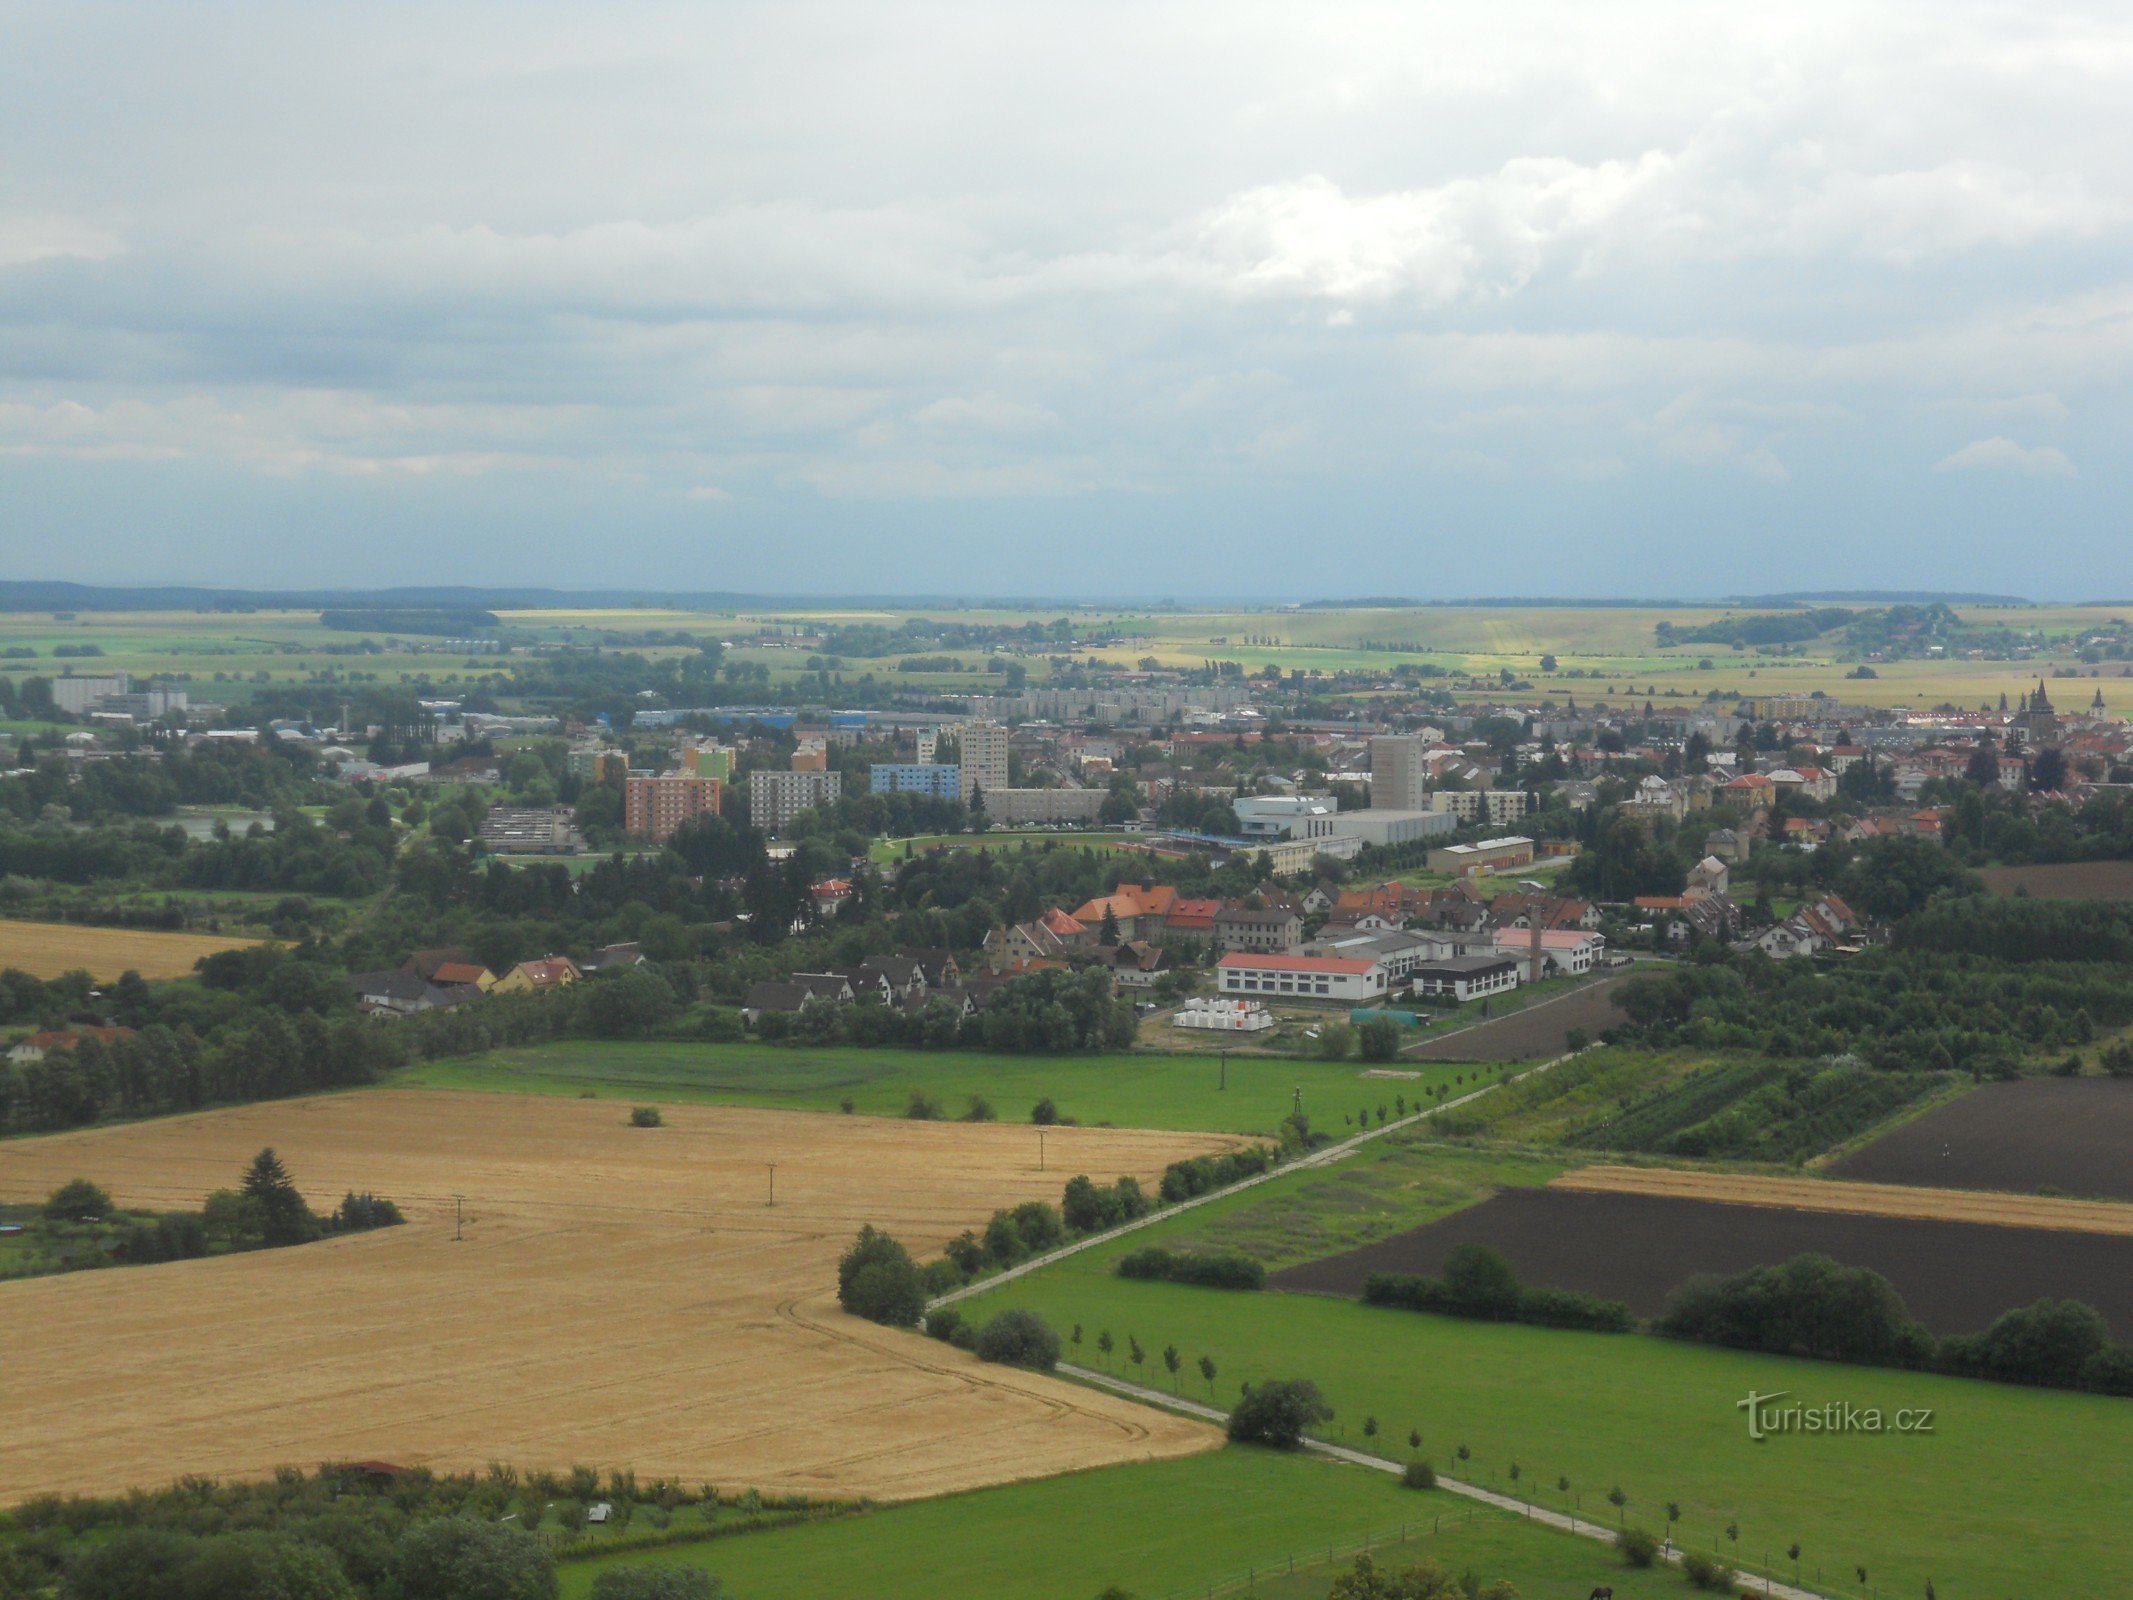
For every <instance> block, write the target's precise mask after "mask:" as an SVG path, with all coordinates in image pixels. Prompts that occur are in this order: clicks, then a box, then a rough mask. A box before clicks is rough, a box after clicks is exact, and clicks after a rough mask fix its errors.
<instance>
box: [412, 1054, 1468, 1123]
mask: <svg viewBox="0 0 2133 1600" xmlns="http://www.w3.org/2000/svg"><path fill="white" fill-rule="evenodd" d="M1369 1070H1370V1069H1369V1068H1368V1067H1367V1066H1366V1065H1365V1064H1364V1063H1363V1062H1361V1061H1345V1062H1340V1061H1302V1060H1294V1059H1289V1058H1285V1057H1274V1058H1269V1057H1265V1056H1259V1055H1254V1054H1251V1053H1249V1052H1248V1051H1247V1050H1238V1051H1234V1052H1232V1053H1231V1055H1230V1058H1229V1064H1228V1066H1227V1067H1226V1068H1225V1067H1224V1066H1223V1065H1222V1064H1221V1062H1220V1060H1219V1059H1218V1058H1217V1057H1215V1056H1212V1055H1113V1056H1019V1055H987V1054H983V1053H981V1052H977V1051H960V1050H958V1051H926V1050H902V1049H881V1050H872V1049H859V1048H855V1047H849V1046H845V1047H832V1048H828V1049H817V1048H810V1047H805V1046H797V1047H786V1046H783V1045H759V1044H666V1043H638V1044H619V1043H597V1042H582V1041H572V1042H567V1043H561V1044H547V1045H535V1046H530V1047H528V1048H525V1049H514V1050H495V1051H491V1052H489V1053H488V1054H485V1055H481V1056H474V1057H468V1058H463V1059H460V1060H455V1061H439V1062H431V1063H427V1064H425V1065H422V1066H418V1067H415V1068H412V1069H410V1071H409V1072H408V1074H407V1075H406V1078H405V1081H407V1082H410V1083H415V1084H422V1085H426V1086H430V1087H435V1088H446V1089H481V1090H489V1091H504V1092H509V1093H521V1094H563V1095H581V1094H591V1095H595V1096H605V1097H610V1098H615V1099H628V1098H630V1097H632V1096H635V1097H637V1098H640V1099H659V1100H693V1101H702V1102H706V1103H711V1104H718V1105H747V1106H767V1107H780V1108H784V1109H789V1110H796V1111H838V1110H841V1109H842V1107H843V1104H844V1102H845V1101H846V1100H850V1101H851V1102H852V1109H853V1110H854V1111H855V1112H857V1113H858V1114H860V1115H862V1116H877V1117H901V1116H903V1115H904V1113H905V1111H906V1110H907V1109H908V1108H909V1106H910V1103H911V1096H912V1095H913V1094H914V1093H923V1094H926V1095H930V1096H932V1097H933V1098H934V1099H935V1100H937V1101H938V1102H939V1104H940V1108H941V1113H942V1115H943V1116H946V1117H950V1118H954V1117H960V1116H962V1115H964V1114H965V1113H966V1112H967V1111H968V1110H969V1108H970V1097H971V1096H972V1095H979V1096H982V1097H983V1098H984V1099H985V1101H986V1102H987V1103H988V1104H989V1105H990V1106H991V1107H992V1109H993V1111H994V1112H995V1113H996V1114H997V1115H998V1117H999V1119H1000V1120H1001V1121H1002V1122H1020V1123H1027V1122H1028V1121H1029V1119H1030V1113H1031V1111H1032V1110H1033V1109H1035V1107H1036V1104H1037V1102H1038V1101H1039V1100H1041V1099H1045V1098H1049V1099H1050V1100H1051V1101H1052V1102H1053V1103H1054V1105H1055V1106H1056V1107H1057V1108H1058V1111H1059V1114H1060V1115H1061V1116H1062V1117H1073V1118H1075V1119H1076V1120H1078V1121H1080V1122H1083V1123H1091V1124H1094V1123H1110V1124H1113V1125H1114V1126H1117V1127H1121V1128H1179V1129H1184V1130H1187V1131H1191V1132H1199V1133H1251V1134H1268V1135H1271V1134H1272V1133H1273V1132H1274V1131H1275V1129H1276V1128H1277V1127H1278V1126H1279V1124H1280V1122H1281V1119H1282V1118H1283V1117H1285V1116H1287V1115H1288V1114H1289V1112H1290V1110H1291V1109H1292V1108H1293V1107H1294V1106H1295V1105H1296V1104H1297V1103H1298V1091H1301V1100H1302V1105H1303V1108H1304V1110H1305V1111H1306V1112H1307V1113H1308V1114H1309V1115H1310V1117H1311V1120H1312V1123H1313V1125H1314V1126H1316V1127H1318V1128H1322V1129H1324V1130H1326V1131H1328V1132H1330V1133H1333V1134H1336V1135H1338V1134H1340V1133H1341V1132H1343V1131H1345V1130H1346V1129H1347V1128H1348V1127H1349V1126H1350V1123H1349V1122H1344V1121H1343V1119H1344V1118H1346V1119H1350V1120H1351V1122H1352V1119H1353V1118H1354V1117H1356V1116H1357V1115H1359V1114H1361V1113H1362V1112H1363V1111H1364V1110H1365V1109H1366V1108H1367V1109H1368V1110H1369V1111H1370V1112H1371V1113H1372V1115H1373V1116H1375V1113H1376V1110H1377V1108H1378V1107H1379V1106H1380V1105H1383V1106H1384V1107H1385V1108H1386V1110H1387V1111H1388V1112H1392V1111H1394V1109H1395V1105H1396V1102H1397V1101H1398V1100H1399V1099H1400V1098H1403V1097H1404V1098H1405V1099H1406V1100H1407V1101H1408V1102H1410V1103H1412V1102H1414V1101H1416V1100H1418V1099H1419V1098H1420V1097H1421V1096H1422V1094H1423V1093H1424V1092H1426V1091H1427V1090H1429V1089H1433V1088H1435V1087H1436V1086H1437V1085H1439V1084H1454V1083H1457V1084H1458V1085H1459V1086H1462V1087H1463V1086H1465V1085H1466V1084H1467V1083H1468V1082H1469V1081H1470V1080H1472V1079H1474V1077H1475V1073H1474V1070H1473V1069H1472V1068H1471V1067H1465V1066H1443V1067H1435V1066H1433V1067H1429V1068H1426V1069H1423V1068H1419V1067H1418V1068H1416V1069H1415V1070H1416V1073H1417V1075H1416V1076H1414V1077H1411V1078H1408V1077H1402V1078H1398V1079H1389V1078H1373V1077H1370V1076H1368V1075H1367V1074H1368V1072H1369ZM1225 1075H1226V1076H1225ZM1225 1082H1226V1083H1227V1085H1228V1087H1226V1088H1225V1087H1223V1084H1224V1083H1225ZM1455 1092H1456V1090H1455ZM1023 1137H1024V1138H1025V1139H1026V1138H1027V1135H1026V1134H1025V1135H1023Z"/></svg>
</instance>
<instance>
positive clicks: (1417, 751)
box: [1370, 733, 1429, 811]
mask: <svg viewBox="0 0 2133 1600" xmlns="http://www.w3.org/2000/svg"><path fill="white" fill-rule="evenodd" d="M1428 752H1429V743H1428V741H1427V740H1425V739H1423V738H1421V737H1420V736H1419V735H1416V734H1411V733H1391V734H1381V735H1379V736H1378V737H1377V738H1375V739H1372V740H1371V741H1370V806H1371V809H1372V810H1374V811H1421V810H1423V809H1425V808H1426V807H1427V806H1428V805H1429V801H1428V799H1427V798H1426V794H1427V789H1428V782H1429V756H1428Z"/></svg>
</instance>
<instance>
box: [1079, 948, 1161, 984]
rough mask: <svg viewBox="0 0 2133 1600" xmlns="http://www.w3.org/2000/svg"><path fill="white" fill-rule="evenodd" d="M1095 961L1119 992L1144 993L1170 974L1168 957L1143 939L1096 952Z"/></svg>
mask: <svg viewBox="0 0 2133 1600" xmlns="http://www.w3.org/2000/svg"><path fill="white" fill-rule="evenodd" d="M1096 959H1097V960H1098V961H1099V962H1101V963H1102V964H1103V966H1104V967H1105V968H1106V969H1107V970H1108V971H1109V972H1110V974H1111V981H1112V982H1113V983H1114V984H1116V985H1118V987H1119V988H1121V989H1146V988H1148V987H1149V986H1150V985H1152V984H1153V983H1154V982H1155V980H1156V979H1158V978H1160V977H1161V976H1162V975H1163V974H1164V973H1166V972H1168V971H1170V970H1171V965H1170V954H1169V952H1168V951H1166V950H1162V949H1160V948H1158V947H1157V946H1155V945H1152V944H1150V943H1148V941H1147V940H1145V939H1134V940H1132V941H1130V942H1129V943H1126V944H1117V945H1111V946H1109V947H1107V948H1104V949H1100V950H1098V951H1097V952H1096Z"/></svg>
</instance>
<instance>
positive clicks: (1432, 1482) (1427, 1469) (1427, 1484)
mask: <svg viewBox="0 0 2133 1600" xmlns="http://www.w3.org/2000/svg"><path fill="white" fill-rule="evenodd" d="M1400 1486H1401V1487H1402V1488H1406V1489H1434V1488H1436V1487H1437V1469H1436V1468H1435V1467H1433V1466H1431V1465H1430V1464H1429V1463H1428V1462H1427V1461H1423V1460H1421V1459H1420V1458H1417V1459H1415V1460H1413V1461H1410V1462H1408V1463H1407V1466H1406V1468H1405V1469H1404V1470H1403V1471H1402V1472H1401V1473H1400Z"/></svg>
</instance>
